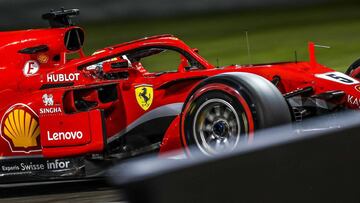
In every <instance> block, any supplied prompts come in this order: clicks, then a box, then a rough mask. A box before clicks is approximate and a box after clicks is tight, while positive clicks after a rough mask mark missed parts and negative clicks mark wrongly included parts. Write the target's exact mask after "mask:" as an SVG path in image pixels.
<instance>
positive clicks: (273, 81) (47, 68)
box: [0, 9, 360, 181]
mask: <svg viewBox="0 0 360 203" xmlns="http://www.w3.org/2000/svg"><path fill="white" fill-rule="evenodd" d="M78 14H79V10H77V9H71V10H59V11H52V12H50V13H47V14H44V15H43V18H44V19H46V20H48V21H49V22H50V26H51V28H48V29H35V30H24V31H9V32H0V58H1V60H0V72H1V73H0V81H1V86H0V88H1V89H0V98H1V100H0V118H1V123H0V126H1V130H0V137H1V138H0V162H1V166H0V174H1V175H0V176H1V177H2V178H6V180H11V181H12V180H14V179H13V178H14V177H19V176H21V177H23V178H22V179H21V180H22V181H23V180H26V178H34V177H36V178H49V177H82V176H85V175H89V173H90V172H89V170H87V168H86V167H84V166H85V163H87V162H91V163H95V165H96V164H98V163H99V162H100V163H101V162H102V161H106V160H112V159H116V160H121V159H123V158H128V157H132V156H135V155H138V154H142V153H147V152H154V151H156V152H159V153H164V152H167V151H171V150H179V149H182V150H183V151H184V153H185V154H191V153H192V152H191V151H190V150H188V149H189V146H194V147H195V149H197V150H198V152H200V153H202V154H204V155H208V156H212V155H216V154H218V153H221V152H223V151H226V150H232V149H234V148H235V147H237V145H238V143H239V142H240V140H249V141H251V140H252V139H254V136H256V131H258V130H259V129H264V128H269V127H273V126H277V125H281V124H287V123H291V122H293V123H299V122H300V123H301V121H302V120H303V119H306V118H309V117H314V116H318V115H322V114H329V113H334V112H338V111H342V110H345V109H358V108H359V107H360V100H359V99H360V83H359V81H358V80H357V79H356V77H358V76H360V69H359V68H358V66H359V65H360V63H359V62H357V63H354V64H353V65H352V66H351V67H350V69H349V70H348V72H347V73H348V75H347V74H343V73H340V72H336V71H334V70H332V69H330V68H327V67H325V66H323V65H320V64H318V63H317V62H316V58H315V51H314V49H315V46H314V44H313V43H310V44H309V50H310V61H309V62H284V63H273V64H259V65H231V66H225V67H216V66H214V65H212V64H210V63H208V62H207V61H206V60H205V59H204V58H202V57H201V56H200V55H199V53H198V50H197V49H192V48H190V47H189V46H187V45H186V44H185V43H184V42H182V41H181V40H179V39H178V38H176V37H174V36H172V35H160V36H153V37H147V38H143V39H140V40H136V41H131V42H126V43H122V44H117V45H113V46H110V47H107V48H104V49H101V50H99V51H97V52H95V53H94V54H93V55H91V56H86V55H85V54H84V52H83V49H82V47H83V43H84V31H83V29H82V28H80V27H78V26H74V25H73V24H72V22H71V19H72V18H73V17H75V16H77V15H78ZM166 53H174V54H175V55H176V56H177V58H176V71H158V72H150V71H148V67H147V65H146V63H145V62H146V61H148V60H151V59H152V58H153V57H161V56H162V55H163V54H166ZM74 55H75V57H74Z"/></svg>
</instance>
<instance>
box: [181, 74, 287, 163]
mask: <svg viewBox="0 0 360 203" xmlns="http://www.w3.org/2000/svg"><path fill="white" fill-rule="evenodd" d="M190 95H191V96H189V98H188V99H187V100H186V102H185V105H184V108H183V112H182V118H181V137H182V143H183V145H184V147H185V148H186V149H187V152H188V153H190V151H189V150H188V147H189V146H191V145H194V146H195V147H194V148H195V150H196V151H200V152H201V153H202V154H205V155H207V156H213V155H217V154H219V153H222V152H224V151H232V150H234V149H235V148H236V147H237V146H238V145H239V143H240V141H249V140H252V139H253V136H254V131H256V130H258V129H264V128H268V127H273V126H277V125H282V124H287V123H290V122H291V114H290V111H289V107H288V105H287V103H286V101H285V99H284V97H283V96H282V94H281V93H280V92H279V90H278V89H277V88H276V87H275V86H274V85H273V84H272V83H271V82H269V81H268V80H266V79H264V78H262V77H260V76H258V75H254V74H251V73H225V74H220V75H216V76H214V77H211V78H208V79H206V80H204V81H203V82H201V83H200V84H199V85H198V86H197V87H196V88H195V89H194V90H193V91H192V93H191V94H190Z"/></svg>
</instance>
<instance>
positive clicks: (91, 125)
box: [0, 27, 360, 157]
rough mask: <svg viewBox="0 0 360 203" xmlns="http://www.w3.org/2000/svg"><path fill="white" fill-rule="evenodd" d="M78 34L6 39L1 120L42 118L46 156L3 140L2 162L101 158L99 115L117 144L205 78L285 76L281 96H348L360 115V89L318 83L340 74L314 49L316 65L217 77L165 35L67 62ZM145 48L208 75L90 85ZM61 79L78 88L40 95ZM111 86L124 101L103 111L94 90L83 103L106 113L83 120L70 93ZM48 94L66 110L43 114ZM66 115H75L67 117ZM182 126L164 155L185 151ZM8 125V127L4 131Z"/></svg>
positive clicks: (0, 65)
mask: <svg viewBox="0 0 360 203" xmlns="http://www.w3.org/2000/svg"><path fill="white" fill-rule="evenodd" d="M74 28H77V27H67V28H54V29H41V30H25V31H15V32H0V59H1V60H0V85H1V89H0V98H1V100H0V118H2V122H3V120H4V115H5V114H6V112H7V111H8V110H9V109H10V108H11V107H12V106H13V105H15V104H19V103H20V104H24V105H26V106H28V107H29V108H31V109H32V110H33V111H34V114H36V115H37V116H38V117H40V119H39V120H40V129H41V134H40V137H41V143H37V144H38V145H40V146H41V147H42V150H37V151H30V152H29V151H27V150H23V151H14V150H12V149H11V147H10V145H9V143H8V142H7V141H6V139H4V136H5V135H4V134H5V133H4V132H1V138H0V156H2V157H14V156H32V155H43V156H45V157H64V156H77V155H84V154H88V153H95V152H101V150H103V144H104V143H103V142H104V141H103V140H102V136H103V134H102V130H103V129H102V128H101V126H102V125H100V124H101V121H100V113H99V109H100V110H104V111H105V112H106V113H105V114H104V115H105V118H104V119H105V129H104V130H105V131H106V136H107V138H111V137H112V136H114V135H115V134H117V133H119V132H121V131H122V130H124V129H125V128H126V127H127V126H128V125H129V124H131V123H133V122H134V121H135V120H136V119H138V118H139V117H141V116H142V115H144V113H147V112H149V111H151V110H153V109H156V108H158V107H161V106H163V105H166V104H172V103H183V102H184V101H185V100H186V98H187V97H188V96H189V92H191V90H192V89H193V88H194V87H195V86H196V85H197V84H198V83H199V82H200V79H198V78H205V77H209V76H213V75H216V74H220V73H224V72H249V73H254V74H257V75H260V76H263V77H264V78H266V79H268V80H272V79H273V77H274V76H280V77H281V84H280V85H279V89H280V91H281V92H282V93H286V92H290V91H293V90H296V89H298V88H302V87H308V86H312V87H313V88H314V91H315V94H318V93H322V92H326V91H330V90H343V91H345V92H346V94H347V95H346V98H345V99H344V101H343V102H344V105H346V106H347V107H349V108H352V109H358V108H359V105H360V104H359V101H358V98H360V92H359V90H358V88H355V87H356V86H357V85H355V84H354V85H344V84H341V83H338V82H334V81H330V80H326V79H321V78H318V77H316V76H315V74H320V73H327V72H333V70H331V69H329V68H327V67H325V66H322V65H320V64H317V63H316V59H315V54H314V47H313V46H312V47H311V46H310V53H311V55H310V56H311V57H310V58H311V61H310V62H298V63H295V62H289V63H278V64H266V65H252V66H240V65H235V66H228V67H224V68H220V69H217V68H215V67H214V66H213V65H211V64H210V63H208V62H207V61H206V60H205V59H203V58H202V57H201V56H200V55H199V54H198V53H196V50H193V49H191V48H190V47H189V46H187V45H186V44H185V43H183V42H182V41H180V40H179V39H177V38H175V37H173V36H171V35H163V36H154V37H150V38H145V39H141V40H137V41H133V42H127V43H123V44H119V45H114V46H111V47H107V48H104V49H102V50H101V51H100V52H98V53H97V54H95V55H92V56H85V55H84V54H83V52H82V50H79V51H78V53H79V55H80V57H79V58H77V59H73V60H66V55H67V54H69V53H72V52H71V51H68V50H66V47H65V46H64V35H65V33H66V31H68V30H70V29H74ZM43 44H45V45H47V46H48V47H49V50H48V51H47V52H43V53H41V54H20V53H18V51H19V50H21V49H24V48H28V47H35V46H39V45H43ZM146 46H168V47H176V48H177V49H181V50H183V51H184V52H186V53H188V54H189V55H190V56H192V57H193V58H194V59H196V60H197V61H198V62H199V63H200V64H201V65H202V66H203V67H204V68H205V69H201V70H189V71H187V70H185V66H186V59H184V58H182V60H181V63H180V65H179V69H178V72H176V73H166V74H162V75H160V76H156V75H155V74H154V73H149V72H147V71H146V69H144V67H142V66H141V64H140V63H133V64H132V65H133V68H132V69H129V78H128V79H126V80H125V79H119V80H105V79H99V78H93V77H89V74H88V72H87V71H85V70H84V69H82V68H81V67H83V66H86V65H88V64H89V63H92V62H95V61H98V60H100V59H104V58H112V57H113V56H114V55H118V54H120V53H123V52H126V51H128V50H132V49H135V48H139V47H146ZM55 56H60V58H59V60H54V57H55ZM30 60H33V61H36V62H38V63H39V64H40V69H39V71H38V72H37V73H36V74H33V75H31V76H25V75H24V73H23V68H24V65H25V64H26V63H27V62H28V61H30ZM40 62H42V63H40ZM30 68H31V69H32V68H34V67H30ZM54 75H56V77H57V78H56V77H54ZM60 75H61V77H62V79H64V80H65V79H67V80H72V81H70V82H73V84H71V86H69V87H61V88H48V89H41V87H43V85H47V86H49V85H53V84H59V82H54V80H56V79H57V80H59V77H60ZM49 78H50V79H49ZM183 78H194V80H185V81H182V82H179V83H175V84H174V85H169V86H166V84H169V83H171V82H173V81H176V80H178V79H183ZM51 80H52V81H51ZM68 82H69V81H68ZM107 84H115V85H116V88H117V91H118V95H119V99H118V100H117V101H114V102H111V103H101V101H99V100H98V99H97V98H98V96H97V95H96V94H95V93H94V92H92V91H91V90H89V91H88V92H86V93H83V95H82V96H83V97H84V98H86V100H89V101H94V100H96V101H97V102H98V103H99V105H98V106H96V107H95V108H94V109H93V110H92V111H90V112H89V113H80V112H76V108H75V106H74V104H73V103H72V102H71V101H72V98H73V97H74V95H73V94H72V93H71V91H72V90H76V89H84V88H95V87H97V86H104V85H107ZM141 84H148V85H152V87H153V89H154V96H153V98H154V100H153V103H152V105H151V106H150V108H149V109H148V110H146V111H145V110H143V109H142V108H141V107H140V106H139V105H138V103H137V100H136V95H135V87H136V86H137V85H141ZM69 91H70V93H69ZM67 92H68V93H67ZM44 94H48V95H49V94H51V95H52V96H53V101H54V105H53V106H55V107H57V108H60V111H61V112H57V113H41V112H40V111H41V109H44V108H49V107H47V106H45V103H44V102H43V95H44ZM355 99H356V102H355ZM65 108H66V109H67V111H68V113H64V109H65ZM69 111H70V112H69ZM19 118H20V117H19ZM19 122H20V121H19ZM179 122H180V117H179V116H178V117H176V119H175V120H174V121H173V122H172V124H171V126H170V127H169V129H168V130H167V132H166V135H165V138H164V141H163V143H162V147H161V152H165V151H168V150H171V149H178V148H179V147H181V146H182V145H181V141H180V134H179V133H180V129H179ZM3 125H4V123H2V126H3ZM54 130H57V131H64V132H69V131H78V130H81V131H83V133H84V136H83V138H82V139H79V140H77V141H69V142H56V143H50V142H49V140H48V139H47V137H46V136H47V135H46V132H47V131H54Z"/></svg>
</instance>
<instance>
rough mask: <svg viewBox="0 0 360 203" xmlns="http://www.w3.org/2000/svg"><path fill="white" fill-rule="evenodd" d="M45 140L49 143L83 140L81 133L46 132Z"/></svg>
mask: <svg viewBox="0 0 360 203" xmlns="http://www.w3.org/2000/svg"><path fill="white" fill-rule="evenodd" d="M47 138H48V140H49V141H60V140H81V139H82V138H83V133H82V132H81V131H74V132H53V133H51V132H50V131H47Z"/></svg>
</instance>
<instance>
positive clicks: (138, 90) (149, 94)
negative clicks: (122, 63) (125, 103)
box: [135, 85, 154, 111]
mask: <svg viewBox="0 0 360 203" xmlns="http://www.w3.org/2000/svg"><path fill="white" fill-rule="evenodd" d="M135 97H136V100H137V102H138V104H139V106H140V107H141V108H142V109H144V110H145V111H146V110H148V109H149V108H150V106H151V104H152V102H153V98H154V90H153V88H152V86H151V85H139V86H136V87H135Z"/></svg>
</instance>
